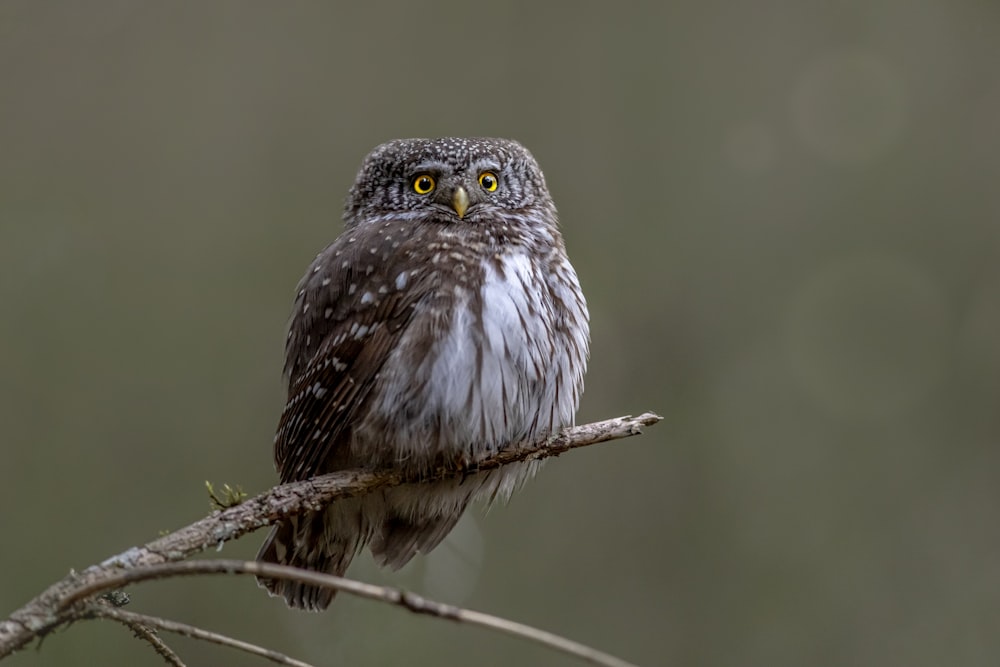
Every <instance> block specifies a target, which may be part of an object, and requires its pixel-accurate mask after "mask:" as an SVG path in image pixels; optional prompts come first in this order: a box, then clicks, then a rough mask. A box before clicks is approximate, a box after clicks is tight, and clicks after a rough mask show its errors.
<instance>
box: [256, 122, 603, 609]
mask: <svg viewBox="0 0 1000 667" xmlns="http://www.w3.org/2000/svg"><path fill="white" fill-rule="evenodd" d="M344 223H345V229H344V232H343V233H342V234H341V235H340V236H339V237H338V238H337V239H336V240H335V241H334V242H333V243H332V244H330V245H329V246H327V248H326V249H325V250H323V251H322V252H321V253H319V255H317V256H316V259H315V260H314V261H313V263H312V265H311V266H310V267H309V268H308V270H307V271H306V274H305V276H304V277H303V278H302V280H301V282H300V283H299V286H298V296H297V298H296V299H295V304H294V309H293V313H292V318H291V323H290V326H289V331H288V338H287V342H286V349H285V376H286V380H287V386H288V400H287V403H286V405H285V408H284V411H283V412H282V414H281V418H280V421H279V424H278V429H277V434H276V435H275V440H274V455H275V462H276V465H277V469H278V471H279V474H280V477H281V482H282V483H285V482H291V481H297V480H303V479H308V478H310V477H313V476H316V475H321V474H324V473H329V472H334V471H338V470H345V469H350V468H366V469H384V468H390V469H395V470H399V471H401V472H403V473H405V474H407V475H412V478H413V479H419V478H420V476H421V475H427V474H429V473H430V472H431V471H433V470H434V469H435V468H437V467H439V466H442V465H444V466H450V467H456V466H462V467H464V468H466V469H470V468H471V469H472V470H474V467H475V462H476V461H477V460H479V459H482V458H483V457H485V456H488V455H490V454H492V453H495V452H497V451H498V450H500V449H502V448H504V447H507V446H509V445H515V444H517V443H521V442H526V441H532V440H535V439H538V438H540V437H543V436H545V435H547V434H550V433H553V432H556V431H558V430H560V429H562V428H563V427H566V426H571V425H572V424H573V420H574V414H575V412H576V409H577V405H578V403H579V400H580V394H581V392H582V391H583V376H584V372H585V370H586V365H587V359H588V355H589V324H588V322H589V315H588V312H587V304H586V301H585V299H584V296H583V293H582V291H581V290H580V284H579V281H578V279H577V275H576V272H575V270H574V269H573V266H572V265H571V264H570V262H569V258H568V257H567V255H566V249H565V246H564V244H563V239H562V236H561V234H560V232H559V227H558V223H557V216H556V208H555V205H554V204H553V202H552V197H551V196H550V195H549V191H548V188H547V187H546V184H545V178H544V177H543V176H542V171H541V169H540V168H539V167H538V164H537V163H536V162H535V159H534V157H532V155H531V154H530V153H529V152H528V151H527V150H526V149H525V148H524V147H523V146H521V145H520V144H519V143H517V142H515V141H510V140H505V139H478V138H477V139H465V138H444V139H402V140H397V141H390V142H388V143H385V144H382V145H381V146H378V147H376V148H375V149H374V150H373V151H372V152H371V153H370V154H369V155H368V156H367V158H365V160H364V162H363V163H362V165H361V169H360V170H359V172H358V175H357V178H356V180H355V182H354V185H353V187H351V189H350V192H349V194H348V196H347V202H346V205H345V211H344ZM536 466H537V464H532V463H522V464H515V465H510V466H506V467H504V468H501V469H499V470H494V471H491V472H479V473H475V472H473V473H471V474H467V475H465V476H464V477H462V478H460V479H449V480H444V481H437V482H431V483H414V484H408V485H403V486H398V487H394V488H390V489H385V490H380V491H377V492H375V493H371V494H368V495H365V496H362V497H358V498H349V499H345V500H340V501H337V502H335V503H333V504H331V505H330V506H329V507H327V508H326V509H324V510H320V511H316V512H310V513H305V514H302V515H299V516H295V517H290V518H288V519H286V520H283V521H281V522H280V523H278V524H277V525H276V526H275V527H274V528H273V529H272V531H271V533H270V535H269V536H268V538H267V540H266V541H265V543H264V545H263V546H262V547H261V550H260V553H259V554H258V559H259V560H261V561H265V562H271V563H280V564H285V565H293V566H297V567H302V568H307V569H310V570H316V571H319V572H325V573H331V574H336V575H343V574H344V572H345V571H346V570H347V567H348V565H349V564H350V562H351V560H352V559H353V558H354V556H355V555H356V554H357V553H358V551H359V550H360V549H362V548H363V547H365V546H368V547H369V548H370V550H371V553H372V555H373V557H374V558H375V561H376V562H377V563H378V564H379V565H382V566H388V567H390V568H393V569H398V568H400V567H402V566H403V565H405V564H406V563H407V562H409V560H410V559H411V558H413V556H414V555H416V554H417V553H427V552H429V551H431V550H432V549H433V548H434V547H435V546H437V545H438V544H439V543H440V542H441V540H443V539H444V538H445V536H446V535H448V533H449V532H450V531H451V529H452V528H453V527H454V526H455V524H456V523H457V522H458V520H459V518H460V517H461V516H462V512H463V511H464V510H465V508H466V506H467V505H468V504H469V503H470V502H472V501H473V500H475V499H477V498H481V497H486V498H488V499H489V500H490V501H491V502H492V501H493V500H496V499H498V498H499V499H506V498H507V497H509V495H510V494H511V492H512V491H513V490H514V488H515V487H517V486H518V485H519V484H520V483H521V482H522V481H524V480H525V479H527V478H528V477H530V476H531V475H533V474H534V469H535V467H536ZM261 584H262V585H263V586H265V587H266V588H267V589H268V590H269V591H270V593H271V594H273V595H281V596H283V597H284V598H285V600H286V601H287V603H288V604H289V606H292V607H299V608H305V609H312V610H320V609H324V608H326V607H327V606H328V605H329V604H330V601H331V599H332V598H333V594H334V593H333V591H332V590H327V589H321V588H316V587H314V586H309V585H306V584H301V583H297V582H292V581H277V580H273V579H262V580H261Z"/></svg>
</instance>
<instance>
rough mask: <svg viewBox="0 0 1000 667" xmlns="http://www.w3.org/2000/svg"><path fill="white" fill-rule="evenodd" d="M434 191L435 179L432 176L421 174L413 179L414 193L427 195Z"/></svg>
mask: <svg viewBox="0 0 1000 667" xmlns="http://www.w3.org/2000/svg"><path fill="white" fill-rule="evenodd" d="M433 189H434V177H433V176H431V175H430V174H420V175H419V176H417V177H416V178H414V179H413V191H414V192H416V193H417V194H418V195H425V194H427V193H428V192H430V191H431V190H433Z"/></svg>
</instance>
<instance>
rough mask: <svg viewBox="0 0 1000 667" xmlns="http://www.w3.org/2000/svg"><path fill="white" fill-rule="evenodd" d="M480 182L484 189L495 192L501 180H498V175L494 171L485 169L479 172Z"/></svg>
mask: <svg viewBox="0 0 1000 667" xmlns="http://www.w3.org/2000/svg"><path fill="white" fill-rule="evenodd" d="M479 184H480V185H481V186H483V190H486V191H487V192H493V191H494V190H496V189H497V185H498V184H499V181H498V180H497V175H496V174H494V173H493V172H492V171H484V172H483V173H481V174H479Z"/></svg>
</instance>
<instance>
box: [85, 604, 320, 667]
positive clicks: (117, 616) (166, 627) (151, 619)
mask: <svg viewBox="0 0 1000 667" xmlns="http://www.w3.org/2000/svg"><path fill="white" fill-rule="evenodd" d="M90 611H91V612H92V613H93V614H94V615H95V616H98V617H101V618H108V619H111V620H113V621H118V622H119V623H124V624H126V625H128V626H129V627H132V625H133V624H135V625H137V626H139V627H147V628H156V629H157V630H163V631H164V632H173V633H176V634H179V635H184V636H185V637H191V638H193V639H203V640H205V641H207V642H212V643H213V644H219V645H221V646H228V647H230V648H234V649H238V650H240V651H245V652H246V653H251V654H253V655H256V656H260V657H262V658H267V659H268V660H270V661H271V662H275V663H277V664H279V665H290V667H313V665H310V664H309V663H308V662H302V661H301V660H296V659H295V658H291V657H289V656H287V655H285V654H284V653H279V652H278V651H272V650H271V649H267V648H264V647H262V646H257V645H256V644H251V643H249V642H245V641H242V640H240V639H234V638H233V637H227V636H226V635H222V634H219V633H217V632H210V631H208V630H203V629H201V628H198V627H195V626H193V625H188V624H187V623H179V622H177V621H171V620H169V619H166V618H160V617H158V616H149V615H147V614H137V613H135V612H131V611H125V610H124V609H115V608H114V607H106V606H104V605H94V606H93V607H91V609H90Z"/></svg>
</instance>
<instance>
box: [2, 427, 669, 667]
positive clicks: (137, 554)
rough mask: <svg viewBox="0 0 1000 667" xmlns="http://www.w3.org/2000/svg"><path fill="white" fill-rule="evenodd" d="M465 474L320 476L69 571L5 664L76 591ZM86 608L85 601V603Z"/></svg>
mask: <svg viewBox="0 0 1000 667" xmlns="http://www.w3.org/2000/svg"><path fill="white" fill-rule="evenodd" d="M660 419H661V417H659V416H657V415H655V414H652V413H645V414H642V415H639V416H638V417H618V418H615V419H608V420H605V421H601V422H594V423H592V424H584V425H581V426H575V427H573V428H568V429H565V430H563V431H562V432H561V433H559V434H558V435H556V436H553V437H551V438H548V439H547V440H544V441H542V442H537V443H533V444H529V445H523V446H519V447H513V448H510V449H506V450H503V451H501V452H499V453H497V454H495V455H494V456H491V457H489V458H487V459H484V460H482V461H480V462H479V463H478V464H477V465H476V469H477V470H481V471H485V470H493V469H496V468H499V467H501V466H504V465H507V464H510V463H515V462H518V461H531V460H538V459H543V458H547V457H550V456H558V455H559V454H563V453H565V452H567V451H569V450H571V449H575V448H577V447H584V446H586V445H592V444H596V443H599V442H606V441H608V440H616V439H619V438H626V437H628V436H631V435H636V434H638V433H640V432H641V428H642V427H643V426H649V425H652V424H655V423H656V422H658V421H660ZM463 472H464V471H462V470H455V469H446V468H441V469H439V470H437V471H436V472H435V473H434V474H433V475H431V476H430V477H424V478H422V479H421V480H411V479H407V478H405V477H403V476H402V475H400V474H399V473H398V472H394V471H391V470H389V471H363V470H348V471H343V472H338V473H333V474H330V475H323V476H320V477H316V478H313V479H311V480H307V481H304V482H293V483H290V484H283V485H281V486H276V487H274V488H272V489H270V490H268V491H265V492H264V493H262V494H260V495H258V496H255V497H253V498H249V499H247V500H246V501H244V502H243V503H241V504H239V505H236V506H234V507H230V508H228V509H225V510H219V511H216V512H213V513H212V514H210V515H209V516H207V517H205V518H204V519H201V520H199V521H196V522H194V523H192V524H190V525H188V526H185V527H184V528H181V529H179V530H176V531H174V532H172V533H170V534H169V535H165V536H163V537H161V538H159V539H157V540H154V541H152V542H150V543H148V544H146V545H144V546H141V547H133V548H131V549H128V550H127V551H124V552H122V553H120V554H117V555H115V556H112V557H111V558H108V559H107V560H105V561H103V562H102V563H100V564H97V565H92V566H90V567H88V568H87V569H85V570H83V571H81V572H71V573H70V574H69V575H68V576H67V577H65V578H64V579H62V580H61V581H59V582H56V583H55V584H53V585H52V586H50V587H49V588H48V589H46V590H45V591H44V592H42V593H41V594H40V595H39V596H38V597H36V598H34V599H33V600H31V601H30V602H28V603H27V604H26V605H24V606H23V607H21V608H20V609H18V610H17V611H15V612H14V613H12V614H11V615H10V616H9V617H8V618H7V620H4V621H0V660H2V659H3V658H4V657H6V656H8V655H10V654H11V653H13V652H15V651H17V650H18V649H20V648H22V647H24V646H25V645H27V644H28V643H29V642H31V641H32V640H33V639H35V638H38V637H41V636H43V635H45V634H46V633H48V632H51V631H52V630H53V629H55V628H56V627H58V626H60V625H62V624H64V623H66V622H68V621H69V620H71V618H72V616H73V614H72V606H67V605H66V602H67V601H68V600H72V599H77V598H76V594H77V592H78V591H80V590H83V589H87V588H90V587H94V586H95V585H96V586H98V587H99V584H100V582H101V581H102V580H104V579H106V578H108V577H109V576H111V575H112V574H113V573H119V574H120V573H121V570H122V569H123V568H124V569H130V568H135V567H139V566H144V565H155V564H158V563H167V562H174V561H180V560H184V559H186V558H189V557H190V556H193V555H195V554H197V553H200V552H201V551H204V550H205V549H208V548H210V547H214V546H216V545H219V544H222V543H223V542H227V541H230V540H234V539H237V538H239V537H242V536H243V535H245V534H247V533H249V532H252V531H255V530H257V529H259V528H261V527H263V526H267V525H270V524H272V523H274V522H275V521H278V520H279V519H283V518H285V517H289V516H294V515H296V514H300V513H302V512H306V511H309V510H318V509H321V508H322V507H324V506H325V505H327V504H328V503H330V502H333V501H336V500H337V499H338V498H344V497H351V496H359V495H363V494H366V493H371V492H372V491H374V490H376V489H381V488H385V487H389V486H396V485H399V484H404V483H409V482H417V481H420V482H431V481H437V480H440V479H444V478H446V477H454V476H458V475H461V474H463ZM82 602H83V601H81V603H82Z"/></svg>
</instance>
